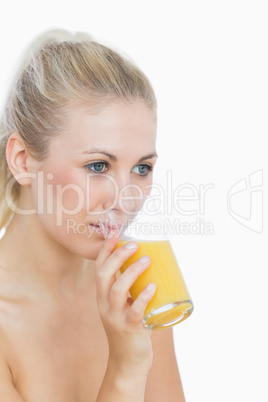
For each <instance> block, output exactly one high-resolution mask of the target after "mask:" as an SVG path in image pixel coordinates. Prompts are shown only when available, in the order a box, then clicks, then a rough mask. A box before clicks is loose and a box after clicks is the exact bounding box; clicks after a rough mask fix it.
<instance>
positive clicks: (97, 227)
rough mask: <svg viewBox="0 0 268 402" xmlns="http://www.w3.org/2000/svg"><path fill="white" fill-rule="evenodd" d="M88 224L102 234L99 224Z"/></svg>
mask: <svg viewBox="0 0 268 402" xmlns="http://www.w3.org/2000/svg"><path fill="white" fill-rule="evenodd" d="M89 226H90V227H91V228H92V229H93V230H95V232H97V233H98V234H100V235H102V236H104V232H103V229H102V228H101V227H100V225H94V224H93V223H90V224H89Z"/></svg>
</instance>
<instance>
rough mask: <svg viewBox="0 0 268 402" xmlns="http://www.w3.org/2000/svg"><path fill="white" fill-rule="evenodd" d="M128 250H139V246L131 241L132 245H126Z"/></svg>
mask: <svg viewBox="0 0 268 402" xmlns="http://www.w3.org/2000/svg"><path fill="white" fill-rule="evenodd" d="M126 248H127V249H128V250H133V248H137V244H136V243H134V242H133V241H131V242H130V243H127V244H126Z"/></svg>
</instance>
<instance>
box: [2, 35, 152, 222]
mask: <svg viewBox="0 0 268 402" xmlns="http://www.w3.org/2000/svg"><path fill="white" fill-rule="evenodd" d="M116 98H119V99H122V100H125V101H127V102H131V101H133V100H134V101H135V100H139V101H142V102H144V104H145V105H147V106H148V107H149V108H150V109H151V110H153V111H154V112H155V113H156V108H157V102H156V98H155V94H154V91H153V88H152V86H151V84H150V81H149V80H148V78H147V77H146V76H145V74H144V73H143V72H142V71H141V70H140V69H139V68H138V67H137V66H136V65H135V64H134V63H133V62H132V61H130V60H128V59H127V58H126V57H123V56H121V55H119V54H118V53H117V52H116V51H114V50H112V49H111V48H109V47H106V46H104V45H102V44H100V43H98V42H96V41H94V40H93V39H92V37H91V36H90V35H88V34H87V33H81V32H78V33H75V34H72V33H70V32H68V31H65V30H50V31H47V32H45V33H43V34H41V35H40V36H39V37H37V38H36V39H35V40H34V41H33V42H32V43H31V45H30V47H29V48H28V50H27V51H26V53H25V56H24V58H23V60H22V62H21V65H20V67H19V69H18V71H17V74H16V75H15V78H14V81H13V83H12V85H11V88H10V91H9V94H8V97H7V100H6V103H5V105H4V109H3V113H2V117H1V119H0V230H1V229H2V228H3V227H4V226H6V225H7V224H8V223H9V221H10V220H11V219H12V211H11V209H10V208H9V206H8V202H7V201H8V200H7V199H6V186H7V184H8V182H9V180H11V179H12V178H13V176H12V173H11V172H10V170H9V168H8V165H7V161H6V156H5V152H6V145H7V142H8V138H9V136H10V135H11V134H12V133H14V132H17V133H18V134H19V135H20V136H21V138H22V140H23V141H24V144H25V146H26V147H27V149H28V151H29V152H30V153H31V154H32V155H33V156H34V157H36V158H38V159H39V160H44V159H45V158H46V157H47V156H48V148H49V141H50V139H51V137H52V136H55V135H57V134H58V133H59V132H60V131H61V130H62V128H63V127H64V121H65V120H66V108H67V106H69V105H73V104H81V105H82V104H85V105H86V104H88V105H91V106H93V107H94V105H98V104H102V103H104V102H109V101H112V100H113V99H116ZM19 193H20V185H19V183H18V182H16V181H15V180H14V185H13V187H12V193H11V194H10V198H11V201H12V202H14V203H16V201H17V200H18V197H19Z"/></svg>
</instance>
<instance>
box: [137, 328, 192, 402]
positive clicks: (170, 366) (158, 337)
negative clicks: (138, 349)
mask: <svg viewBox="0 0 268 402" xmlns="http://www.w3.org/2000/svg"><path fill="white" fill-rule="evenodd" d="M151 339H152V345H153V352H154V360H153V365H152V367H151V370H150V372H149V375H148V380H147V385H146V393H145V402H161V401H169V402H185V398H184V393H183V388H182V383H181V378H180V373H179V368H178V363H177V359H176V355H175V348H174V339H173V331H172V328H168V329H164V330H159V331H152V333H151Z"/></svg>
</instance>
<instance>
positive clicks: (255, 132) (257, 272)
mask: <svg viewBox="0 0 268 402" xmlns="http://www.w3.org/2000/svg"><path fill="white" fill-rule="evenodd" d="M267 14H268V13H267V9H266V2H265V1H259V0H254V1H253V0H251V1H247V0H244V1H238V0H225V1H221V2H219V1H213V0H211V1H208V0H204V1H200V0H199V1H196V0H191V1H186V0H185V1H175V0H173V1H172V0H166V1H164V2H163V1H156V0H154V1H153V0H147V1H145V0H143V1H141V0H135V2H134V1H133V2H130V1H123V0H113V1H109V0H106V1H105V0H98V1H90V0H88V1H82V0H76V1H74V2H66V1H63V0H58V1H55V0H54V1H51V0H46V2H42V3H41V2H34V1H29V0H24V1H13V2H12V1H10V2H5V4H4V5H3V4H2V6H1V24H0V48H1V63H0V89H1V90H0V101H1V104H2V103H3V97H4V95H5V91H6V89H7V85H8V82H9V80H10V78H11V77H12V73H13V70H14V68H15V65H16V61H17V60H18V56H19V55H20V54H21V52H22V51H23V50H24V48H25V46H27V45H28V43H29V42H30V41H31V40H32V39H33V37H34V36H35V35H37V34H39V33H40V32H42V31H43V30H46V29H48V28H58V27H60V28H66V29H70V30H80V31H87V32H89V33H91V34H92V35H93V36H94V37H95V38H96V39H99V40H101V41H104V42H105V43H106V44H108V45H109V44H110V45H111V46H113V47H115V48H116V49H117V50H119V51H120V50H122V51H124V52H126V53H127V54H128V55H130V56H131V58H132V59H134V60H135V61H136V62H137V64H138V65H139V66H140V67H141V68H142V69H143V70H144V72H145V73H146V74H147V75H148V76H149V78H150V80H151V82H152V84H153V86H154V88H155V91H156V94H157V97H158V102H159V138H158V153H159V155H160V160H159V164H158V168H157V169H156V180H157V181H158V182H159V181H160V182H161V183H162V185H163V186H167V180H166V178H167V175H168V173H167V172H168V171H171V172H172V181H173V191H174V190H175V189H176V187H178V186H179V185H182V184H184V185H185V184H186V183H188V184H190V185H191V186H192V188H196V189H197V190H198V189H199V188H200V186H202V185H209V184H211V185H213V188H212V187H211V188H210V189H209V190H208V191H207V192H206V194H205V204H204V211H200V207H201V204H200V202H199V201H194V200H193V201H184V202H183V201H181V200H179V201H180V204H179V206H180V208H181V209H182V208H183V209H184V210H186V211H188V212H189V211H193V212H194V214H193V215H190V216H183V214H181V213H179V212H178V211H176V210H174V211H173V214H174V218H176V219H180V222H181V223H183V222H188V223H190V226H189V227H190V229H189V231H190V232H189V233H188V234H186V233H185V231H184V232H183V230H182V232H181V233H179V234H177V236H172V241H173V245H174V249H175V253H176V255H177V258H178V260H179V263H180V267H181V270H182V272H183V275H184V278H185V280H186V283H187V286H188V288H189V291H190V293H191V296H192V298H193V301H194V304H195V311H194V313H193V314H192V316H191V317H190V318H189V319H187V320H186V321H184V322H183V323H181V324H179V325H177V326H176V327H174V335H175V343H176V345H175V346H176V353H177V359H178V363H179V367H180V372H181V377H182V381H183V385H184V390H185V394H186V399H187V402H197V401H198V402H199V401H204V402H215V401H217V402H221V401H224V402H226V401H229V402H238V401H243V402H247V401H248V402H252V401H258V402H266V401H268V390H267V365H268V363H267V362H268V354H267V339H268V330H267V327H268V325H267V299H266V293H267V276H266V275H265V274H266V270H267V267H268V264H267V251H266V252H265V249H264V248H265V246H266V247H267V170H268V169H267V168H268V166H267V152H268V149H267V142H264V139H265V137H267V125H268V124H267V106H268V78H267V77H268V58H267V44H268V43H267V42H268V24H267V20H268V15H267ZM256 171H260V172H259V173H258V174H257V175H255V181H256V180H257V182H256V184H257V185H259V187H257V188H255V190H257V192H255V193H254V194H253V193H250V188H249V187H248V188H247V189H246V190H244V191H242V192H241V193H239V194H234V196H233V197H232V199H231V201H230V202H231V205H232V209H234V211H235V213H236V217H237V218H238V220H240V223H239V222H238V221H237V220H235V219H234V218H233V217H232V216H231V215H230V213H229V211H228V206H227V196H228V191H229V190H230V188H231V187H232V186H233V185H234V184H235V183H237V182H239V181H240V180H242V179H245V180H247V182H246V181H244V182H241V183H240V184H241V185H243V184H244V185H245V184H246V183H247V185H248V183H249V182H248V179H249V175H250V174H252V173H254V172H256ZM261 174H263V184H262V182H261ZM253 179H254V177H253ZM253 184H254V183H253ZM237 189H238V188H237ZM171 193H172V192H171ZM188 194H190V193H189V189H188ZM262 195H263V210H262V203H261V197H262ZM199 200H200V199H199ZM250 208H251V209H250ZM202 212H203V214H202ZM250 213H251V219H249V218H250ZM237 214H238V215H240V217H239V216H238V215H237ZM201 218H202V219H203V223H204V222H206V223H207V222H209V223H210V226H211V227H213V233H212V234H204V232H202V228H201V229H200V227H199V228H198V233H194V232H196V231H197V224H196V226H194V225H192V226H191V224H194V223H195V222H199V223H200V219H201ZM198 219H199V221H198ZM265 219H266V221H265ZM242 220H243V223H245V224H246V226H244V225H242V224H241V222H242ZM261 222H263V229H261ZM247 226H249V227H247ZM265 239H266V244H265ZM266 250H267V248H266ZM265 383H266V385H265ZM163 402H164V401H163ZM165 402H168V401H165Z"/></svg>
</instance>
